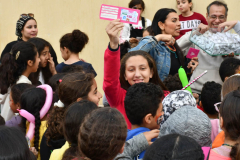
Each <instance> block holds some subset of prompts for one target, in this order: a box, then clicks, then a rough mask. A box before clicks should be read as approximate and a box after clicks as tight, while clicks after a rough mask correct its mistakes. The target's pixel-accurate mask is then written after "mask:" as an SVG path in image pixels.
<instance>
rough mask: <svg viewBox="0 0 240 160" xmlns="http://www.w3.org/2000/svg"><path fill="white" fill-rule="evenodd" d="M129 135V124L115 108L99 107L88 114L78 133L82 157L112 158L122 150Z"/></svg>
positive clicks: (94, 159) (93, 158) (107, 159)
mask: <svg viewBox="0 0 240 160" xmlns="http://www.w3.org/2000/svg"><path fill="white" fill-rule="evenodd" d="M126 137H127V124H126V122H125V119H124V117H123V115H122V114H121V113H120V112H119V111H118V110H117V109H115V108H110V107H106V108H98V109H96V110H94V111H92V112H91V113H90V114H89V115H87V116H86V117H85V119H84V121H83V123H82V125H81V127H80V132H79V134H78V149H79V152H80V154H81V157H87V158H89V159H91V160H103V159H104V160H112V159H114V157H116V155H117V154H118V153H119V152H120V150H121V148H122V147H123V145H124V143H125V141H126Z"/></svg>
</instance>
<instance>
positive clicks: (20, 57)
mask: <svg viewBox="0 0 240 160" xmlns="http://www.w3.org/2000/svg"><path fill="white" fill-rule="evenodd" d="M36 56H37V49H36V47H35V46H34V44H32V43H30V42H24V41H23V42H18V43H16V44H15V45H14V46H13V47H12V50H11V52H10V53H7V54H5V55H4V56H3V58H2V61H1V62H2V63H1V65H0V91H1V92H0V93H1V94H5V93H7V90H8V88H9V87H10V86H11V85H13V84H15V83H16V82H17V81H18V79H19V77H20V76H21V75H22V74H23V72H24V71H25V70H26V69H27V65H28V61H29V60H31V61H33V63H35V60H36Z"/></svg>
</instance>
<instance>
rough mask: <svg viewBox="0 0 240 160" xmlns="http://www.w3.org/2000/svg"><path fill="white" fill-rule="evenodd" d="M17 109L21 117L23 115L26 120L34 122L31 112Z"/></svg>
mask: <svg viewBox="0 0 240 160" xmlns="http://www.w3.org/2000/svg"><path fill="white" fill-rule="evenodd" d="M17 110H18V111H19V114H20V115H21V116H22V117H24V118H26V119H27V121H28V122H32V123H34V124H35V117H34V116H33V115H32V114H31V113H29V112H28V111H26V110H25V109H21V110H19V109H17Z"/></svg>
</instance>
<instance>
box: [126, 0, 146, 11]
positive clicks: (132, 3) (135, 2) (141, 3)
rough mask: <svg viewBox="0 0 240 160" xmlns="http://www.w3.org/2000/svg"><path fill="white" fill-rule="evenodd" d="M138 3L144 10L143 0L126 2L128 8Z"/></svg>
mask: <svg viewBox="0 0 240 160" xmlns="http://www.w3.org/2000/svg"><path fill="white" fill-rule="evenodd" d="M138 4H140V5H141V6H142V9H143V11H144V10H145V3H144V2H143V0H131V1H130V2H129V4H128V7H129V8H133V7H134V6H136V5H138Z"/></svg>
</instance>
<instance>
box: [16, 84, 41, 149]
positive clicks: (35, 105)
mask: <svg viewBox="0 0 240 160" xmlns="http://www.w3.org/2000/svg"><path fill="white" fill-rule="evenodd" d="M45 99H46V92H45V90H43V89H42V88H29V89H27V90H25V91H24V92H23V93H22V96H21V101H20V106H21V109H25V110H26V111H28V112H29V113H31V114H32V115H33V116H34V117H35V129H34V130H35V133H34V147H35V148H36V150H37V151H39V140H40V137H39V128H40V126H41V119H40V110H41V109H42V107H43V105H44V103H45ZM21 124H22V127H23V128H25V129H26V119H25V118H24V117H22V122H21Z"/></svg>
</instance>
